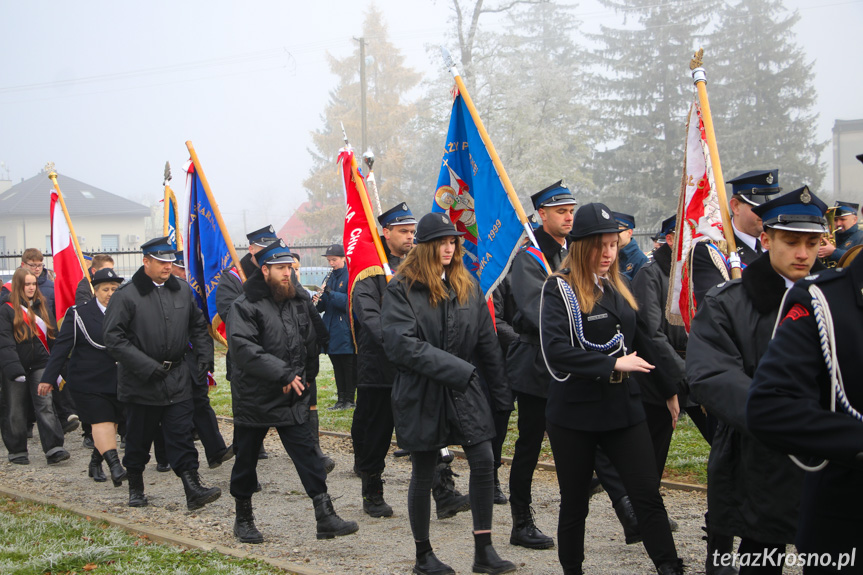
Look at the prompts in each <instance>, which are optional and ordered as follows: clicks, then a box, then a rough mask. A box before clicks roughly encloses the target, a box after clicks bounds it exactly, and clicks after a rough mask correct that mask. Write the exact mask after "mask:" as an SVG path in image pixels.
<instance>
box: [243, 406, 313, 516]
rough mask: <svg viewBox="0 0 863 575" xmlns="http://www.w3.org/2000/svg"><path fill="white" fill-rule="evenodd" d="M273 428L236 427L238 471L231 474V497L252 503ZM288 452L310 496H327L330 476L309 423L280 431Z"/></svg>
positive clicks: (287, 427)
mask: <svg viewBox="0 0 863 575" xmlns="http://www.w3.org/2000/svg"><path fill="white" fill-rule="evenodd" d="M269 430H270V428H269V427H246V426H239V425H238V426H234V451H235V453H236V455H235V456H234V468H233V469H232V470H231V495H233V496H234V497H236V498H238V499H250V498H251V497H252V495H254V493H255V487H256V486H257V484H258V470H257V468H258V451H259V450H260V449H261V444H263V442H264V437H266V435H267V432H268V431H269ZM276 431H278V432H279V437H280V438H281V439H282V445H284V446H285V451H286V452H287V453H288V455H289V456H290V458H291V461H293V462H294V468H295V469H296V470H297V474H298V475H299V476H300V481H301V482H302V484H303V488H305V490H306V494H307V495H308V496H309V497H312V498H314V497H315V496H317V495H320V494H321V493H326V492H327V473H326V471H324V464H323V463H322V462H321V459H320V458H319V457H318V456H317V452H316V451H315V445H314V438H313V437H312V431H311V427H310V424H309V422H308V421H307V422H306V423H303V424H302V425H284V426H280V427H276Z"/></svg>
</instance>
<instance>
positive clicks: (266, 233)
mask: <svg viewBox="0 0 863 575" xmlns="http://www.w3.org/2000/svg"><path fill="white" fill-rule="evenodd" d="M246 239H247V240H249V245H252V244H255V245H256V246H260V247H262V248H265V247H267V246H268V245H270V244H271V243H273V242H274V241H276V240H277V239H279V238H278V236H276V230H275V229H274V228H273V226H272V225H269V226H264V227H262V228H261V229H259V230H255V231H253V232H249V233H248V234H246Z"/></svg>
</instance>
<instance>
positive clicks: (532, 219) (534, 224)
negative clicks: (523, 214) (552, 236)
mask: <svg viewBox="0 0 863 575" xmlns="http://www.w3.org/2000/svg"><path fill="white" fill-rule="evenodd" d="M527 221H528V222H529V223H530V227H531V228H533V231H536V230H538V229H539V228H541V227H542V223H541V222H540V220H539V217H537V215H536V212H534V213H532V214H530V215H529V216H528V217H527Z"/></svg>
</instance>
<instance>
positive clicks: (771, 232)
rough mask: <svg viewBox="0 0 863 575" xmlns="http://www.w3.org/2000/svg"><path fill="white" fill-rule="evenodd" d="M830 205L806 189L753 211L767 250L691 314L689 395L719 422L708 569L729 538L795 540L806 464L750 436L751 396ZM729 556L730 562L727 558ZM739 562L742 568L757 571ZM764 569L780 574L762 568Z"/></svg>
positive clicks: (749, 548) (710, 468)
mask: <svg viewBox="0 0 863 575" xmlns="http://www.w3.org/2000/svg"><path fill="white" fill-rule="evenodd" d="M826 210H827V206H826V204H824V202H822V201H821V200H819V199H818V198H817V197H816V196H815V195H814V194H813V193H811V192H810V191H809V188H807V187H805V186H804V187H803V188H800V189H798V190H795V191H793V192H790V193H788V194H786V195H784V196H780V197H778V198H776V199H774V200H771V201H770V202H767V203H765V204H762V205H760V206H758V207H757V208H755V209H754V213H755V215H757V216H758V217H760V218H762V219H763V221H764V227H765V230H766V231H764V232H762V234H761V237H760V240H761V242H762V243H763V244H764V249H765V250H768V251H767V253H766V254H764V255H762V256H761V257H760V258H758V259H756V260H755V261H753V262H752V263H751V264H750V265H749V266H748V267H747V268H746V269H745V270H743V277H742V279H739V280H732V281H728V282H725V283H723V284H720V285H718V286H716V287H714V288H712V289H711V290H710V291H708V292H707V295H706V296H705V297H704V299H703V300H702V302H701V303H700V305H699V309H698V313H697V314H696V316H695V318H694V319H693V322H692V329H691V331H690V333H689V344H688V346H687V361H686V371H687V375H688V377H689V386H690V389H691V390H692V395H693V397H694V398H695V399H696V401H698V402H699V403H700V404H701V405H703V406H704V407H705V408H706V409H707V410H708V412H710V413H711V414H713V415H714V416H715V417H716V418H718V420H719V423H718V425H717V428H716V433H715V435H714V437H713V444H712V446H711V450H710V459H709V461H708V465H707V477H708V483H709V486H710V487H709V488H708V492H707V507H708V512H709V523H708V529H709V532H708V537H710V536H711V535H713V534H719V535H722V536H725V537H726V539H725V540H720V541H718V542H717V541H716V540H715V537H714V540H713V543H714V545H713V546H711V539H708V557H707V564H706V566H707V571H708V573H714V572H717V571H716V570H717V569H718V568H719V567H720V566H723V565H726V564H727V563H723V556H724V555H725V554H726V553H728V552H730V551H731V549H730V547H731V541H732V540H731V538H732V537H733V536H735V535H736V536H739V537H741V543H740V548H739V552H740V553H761V554H769V553H774V554H775V553H784V552H785V545H786V544H787V543H792V542H793V541H794V536H795V534H796V532H797V520H798V507H799V503H800V493H801V489H802V485H803V472H802V471H801V470H800V469H798V468H797V467H796V466H795V465H794V464H793V463H792V462H791V461H790V460H789V459H788V458H787V457H786V456H785V455H784V454H782V453H779V452H777V451H775V450H773V449H771V448H769V447H767V446H766V445H764V444H763V443H762V442H760V441H758V440H757V439H755V438H754V437H752V435H751V433H750V431H749V428H748V427H747V423H746V399H747V396H748V394H749V387H750V385H751V383H752V377H753V375H754V374H755V370H756V368H757V367H758V364H759V362H760V360H761V357H762V356H763V355H764V352H765V351H766V349H767V345H768V343H770V338H771V336H772V333H773V329H774V326H775V324H776V318H777V316H778V314H779V308H780V305H781V302H782V298H783V297H784V295H785V292H786V291H787V290H788V288H790V287H791V286H792V285H793V284H794V282H795V281H797V280H799V279H802V278H803V277H805V276H807V275H808V274H809V272H810V270H811V269H812V266H813V265H815V264H816V256H817V253H818V247H819V246H820V244H821V235H822V233H823V232H825V231H826V227H825V224H826V222H825V220H824V219H823V217H824V213H825V211H826ZM726 561H727V560H726ZM751 569H754V568H753V567H750V566H741V573H753V572H756V571H752V570H751ZM757 572H758V573H781V572H782V564H780V565H779V566H778V567H772V568H766V567H761V568H760V570H758V571H757Z"/></svg>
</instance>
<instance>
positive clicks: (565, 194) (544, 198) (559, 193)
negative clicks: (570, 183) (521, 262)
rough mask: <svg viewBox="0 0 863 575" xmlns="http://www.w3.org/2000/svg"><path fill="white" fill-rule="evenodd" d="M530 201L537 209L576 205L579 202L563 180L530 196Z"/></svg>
mask: <svg viewBox="0 0 863 575" xmlns="http://www.w3.org/2000/svg"><path fill="white" fill-rule="evenodd" d="M530 201H531V202H533V208H534V209H535V210H538V209H539V208H550V207H552V206H566V205H575V204H577V203H578V202H576V201H575V197H574V196H573V195H572V192H570V191H569V188H567V187H566V186H565V185H564V184H563V180H559V181H557V182H555V183H553V184H552V185H550V186H549V187H547V188H545V189H544V190H540V191H539V192H537V193H535V194H534V195H532V196H531V197H530Z"/></svg>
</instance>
